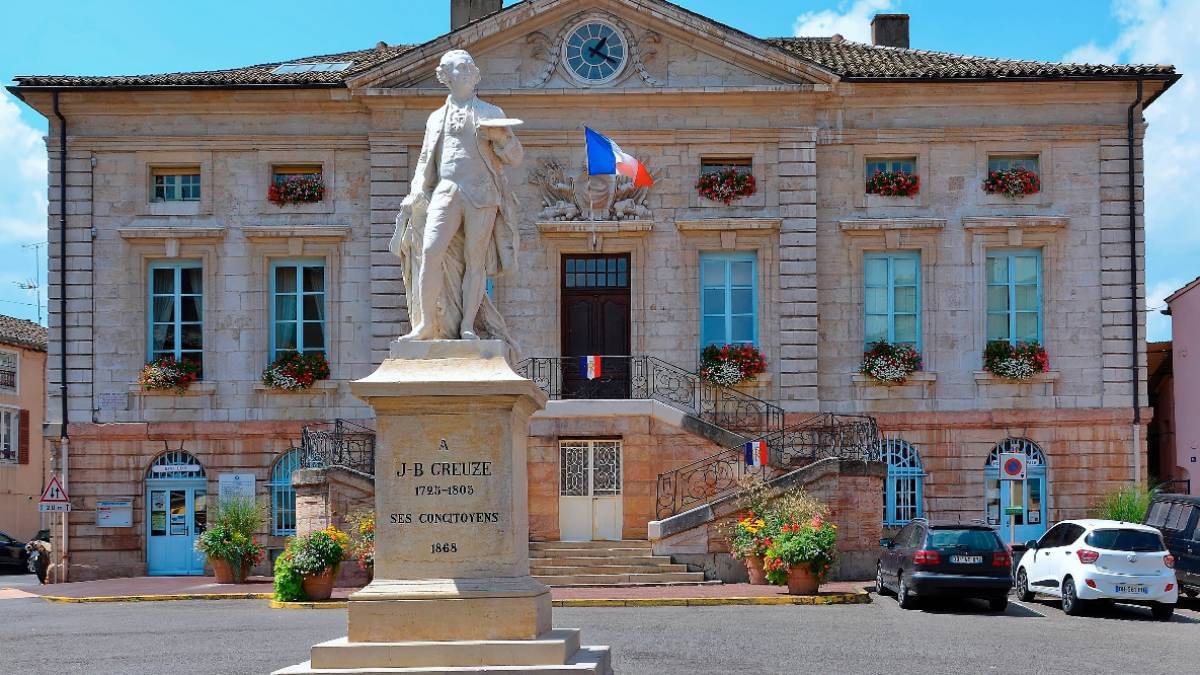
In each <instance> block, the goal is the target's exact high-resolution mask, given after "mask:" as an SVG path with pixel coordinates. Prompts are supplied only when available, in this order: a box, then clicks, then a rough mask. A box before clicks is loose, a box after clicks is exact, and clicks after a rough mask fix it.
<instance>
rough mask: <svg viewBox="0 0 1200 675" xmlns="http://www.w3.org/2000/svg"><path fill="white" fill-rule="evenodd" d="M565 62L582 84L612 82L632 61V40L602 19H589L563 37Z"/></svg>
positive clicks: (568, 69)
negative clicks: (630, 44) (630, 56)
mask: <svg viewBox="0 0 1200 675" xmlns="http://www.w3.org/2000/svg"><path fill="white" fill-rule="evenodd" d="M562 56H563V65H565V66H566V68H567V71H568V72H570V73H571V75H572V76H573V77H574V78H575V79H576V80H578V81H579V82H580V83H582V84H588V85H596V84H606V83H608V82H612V81H613V80H615V79H616V78H617V76H619V75H620V74H621V73H622V72H623V71H624V70H625V64H626V63H627V62H628V61H629V39H628V38H627V37H626V36H625V33H624V32H622V31H621V29H619V28H617V27H616V26H614V25H613V24H611V23H609V22H607V21H604V20H601V19H588V20H586V21H583V22H582V23H580V24H578V25H577V26H575V27H574V28H572V29H571V30H570V32H568V33H567V37H566V39H565V40H563V55H562Z"/></svg>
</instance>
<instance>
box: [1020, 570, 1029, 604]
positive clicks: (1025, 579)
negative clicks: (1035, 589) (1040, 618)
mask: <svg viewBox="0 0 1200 675" xmlns="http://www.w3.org/2000/svg"><path fill="white" fill-rule="evenodd" d="M1017 599H1018V600H1020V601H1021V602H1029V601H1031V600H1033V593H1032V592H1031V591H1030V590H1029V575H1028V574H1026V573H1025V570H1024V569H1021V571H1019V572H1017Z"/></svg>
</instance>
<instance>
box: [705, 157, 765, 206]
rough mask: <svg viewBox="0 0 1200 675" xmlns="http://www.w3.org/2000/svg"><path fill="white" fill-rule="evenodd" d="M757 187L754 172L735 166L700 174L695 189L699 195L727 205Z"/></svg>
mask: <svg viewBox="0 0 1200 675" xmlns="http://www.w3.org/2000/svg"><path fill="white" fill-rule="evenodd" d="M757 189H758V187H757V185H756V184H755V182H754V174H752V173H750V172H749V171H742V170H740V169H737V168H736V167H732V166H731V167H726V168H724V169H721V170H720V171H713V172H711V173H705V174H701V175H700V179H699V180H697V181H696V191H697V192H699V193H700V196H701V197H704V198H705V199H710V200H712V201H714V202H721V203H722V204H724V205H726V206H729V205H730V204H731V203H733V202H734V200H737V199H742V198H743V197H749V196H750V195H752V194H754V193H755V191H756V190H757Z"/></svg>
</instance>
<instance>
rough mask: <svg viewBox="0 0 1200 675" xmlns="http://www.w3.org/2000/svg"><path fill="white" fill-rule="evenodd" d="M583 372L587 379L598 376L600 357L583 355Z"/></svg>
mask: <svg viewBox="0 0 1200 675" xmlns="http://www.w3.org/2000/svg"><path fill="white" fill-rule="evenodd" d="M583 372H584V373H586V374H587V379H589V380H594V379H596V378H597V377H600V357H599V356H585V357H583Z"/></svg>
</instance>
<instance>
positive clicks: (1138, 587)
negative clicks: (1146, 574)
mask: <svg viewBox="0 0 1200 675" xmlns="http://www.w3.org/2000/svg"><path fill="white" fill-rule="evenodd" d="M1116 589H1117V592H1118V593H1140V594H1142V595H1145V594H1147V593H1149V592H1150V589H1148V588H1146V587H1145V586H1143V585H1142V584H1116Z"/></svg>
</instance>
